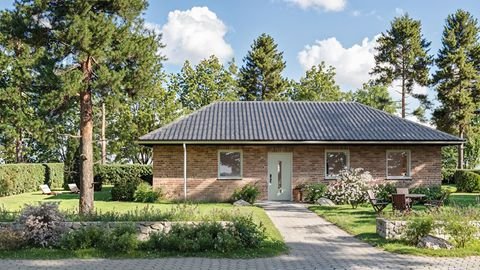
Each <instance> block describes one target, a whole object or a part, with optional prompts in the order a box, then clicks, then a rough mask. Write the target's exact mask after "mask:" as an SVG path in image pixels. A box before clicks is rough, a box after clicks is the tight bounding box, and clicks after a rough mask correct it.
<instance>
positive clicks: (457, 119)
mask: <svg viewBox="0 0 480 270" xmlns="http://www.w3.org/2000/svg"><path fill="white" fill-rule="evenodd" d="M479 32H480V30H479V27H478V24H477V20H476V19H474V18H473V17H472V15H471V14H470V13H468V12H466V11H463V10H458V11H457V12H456V13H455V14H451V15H449V16H448V18H447V19H446V22H445V27H444V30H443V36H442V48H441V49H440V51H439V52H438V56H437V58H436V60H435V62H436V64H437V67H438V70H437V71H436V73H435V74H434V76H433V82H434V84H435V89H436V90H437V97H438V100H439V101H440V102H441V105H440V106H439V107H438V108H437V109H436V110H435V111H434V114H433V119H434V122H435V124H436V125H437V127H438V128H439V129H441V130H443V131H446V132H449V133H452V134H456V135H458V136H459V137H461V138H464V137H469V133H470V134H471V135H472V136H473V133H472V132H474V130H473V129H474V127H473V126H472V120H473V116H474V111H475V109H476V107H477V106H479V105H480V103H479V100H480V97H479V95H478V93H479V86H480V84H479V83H480V66H478V65H477V64H478V63H479V61H480V59H478V58H477V57H478V56H477V55H476V53H477V51H478V50H479V49H480V42H479ZM463 166H464V157H463V145H461V146H459V148H458V167H459V168H463Z"/></svg>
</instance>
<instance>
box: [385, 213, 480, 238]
mask: <svg viewBox="0 0 480 270" xmlns="http://www.w3.org/2000/svg"><path fill="white" fill-rule="evenodd" d="M436 223H437V224H438V221H436ZM472 224H473V225H475V226H476V227H477V228H479V232H478V233H477V235H476V236H475V237H476V238H480V221H472ZM406 227H407V221H406V220H390V219H386V218H382V217H377V219H376V231H377V234H378V235H379V236H380V237H382V238H385V239H393V240H401V239H402V238H403V237H404V236H403V233H404V232H405V229H406ZM431 235H433V236H435V237H438V238H441V239H444V240H448V239H449V238H450V237H449V235H448V234H445V232H444V230H443V229H442V228H441V227H437V228H435V229H434V230H433V232H432V233H431Z"/></svg>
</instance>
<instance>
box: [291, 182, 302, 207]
mask: <svg viewBox="0 0 480 270" xmlns="http://www.w3.org/2000/svg"><path fill="white" fill-rule="evenodd" d="M304 188H305V184H304V183H302V184H298V185H296V186H295V187H294V188H293V201H295V202H303V189H304Z"/></svg>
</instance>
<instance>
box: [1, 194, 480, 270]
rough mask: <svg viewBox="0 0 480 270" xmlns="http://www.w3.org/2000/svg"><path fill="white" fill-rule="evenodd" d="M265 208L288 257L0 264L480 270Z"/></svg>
mask: <svg viewBox="0 0 480 270" xmlns="http://www.w3.org/2000/svg"><path fill="white" fill-rule="evenodd" d="M262 206H263V207H264V208H265V210H266V211H267V214H268V215H269V216H270V218H271V219H272V221H273V222H274V223H275V225H276V226H277V227H278V229H279V230H280V232H281V233H282V235H283V236H284V238H285V241H286V243H287V244H288V246H289V247H290V253H289V254H286V255H282V256H279V257H274V258H262V259H250V260H234V259H207V258H165V259H150V260H131V259H128V260H107V259H92V260H78V259H69V260H50V261H47V260H0V269H9V270H10V269H71V270H77V269H99V270H100V269H115V270H119V269H265V270H266V269H272V270H273V269H286V270H289V269H292V270H293V269H480V257H470V258H428V257H414V256H405V255H397V254H391V253H388V252H384V251H381V250H379V249H376V248H374V247H371V246H369V245H368V244H366V243H363V242H361V241H359V240H357V239H356V238H354V237H352V236H351V235H349V234H347V233H345V232H344V231H342V230H340V229H338V228H337V227H336V226H334V225H332V224H331V223H329V222H327V221H325V220H324V219H322V218H320V217H318V216H317V215H316V214H314V213H312V212H310V211H308V210H307V209H306V208H305V207H304V206H303V205H301V204H291V203H274V202H268V203H263V204H262Z"/></svg>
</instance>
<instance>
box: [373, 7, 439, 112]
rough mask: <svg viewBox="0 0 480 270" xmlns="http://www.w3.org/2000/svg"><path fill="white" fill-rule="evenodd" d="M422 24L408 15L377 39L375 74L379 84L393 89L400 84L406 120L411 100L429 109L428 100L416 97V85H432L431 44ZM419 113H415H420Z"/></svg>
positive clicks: (394, 23)
mask: <svg viewBox="0 0 480 270" xmlns="http://www.w3.org/2000/svg"><path fill="white" fill-rule="evenodd" d="M421 29H422V25H421V23H420V21H416V20H413V19H412V18H410V17H409V16H408V14H407V15H403V16H401V17H397V18H395V19H394V20H393V22H392V23H391V28H390V29H389V30H387V32H385V33H382V35H381V36H380V37H379V38H378V40H377V42H378V46H377V47H376V50H377V51H378V53H377V54H376V55H375V63H376V65H375V67H374V68H373V70H372V72H371V73H372V74H374V75H378V79H377V81H378V83H380V84H384V85H391V84H392V83H393V82H394V81H396V80H399V81H400V86H401V95H402V98H401V110H402V118H405V116H406V106H407V104H406V99H407V96H412V97H413V98H416V99H418V100H419V101H420V103H421V105H422V106H424V107H428V105H429V103H428V101H427V96H426V95H423V94H416V93H413V88H414V86H415V84H418V85H420V86H426V85H428V83H429V78H428V72H429V67H430V65H431V64H432V61H433V60H432V57H431V56H429V55H428V50H429V46H430V42H428V41H427V40H426V39H424V38H423V36H422V33H421ZM421 111H422V109H417V110H416V112H417V113H418V112H421Z"/></svg>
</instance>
